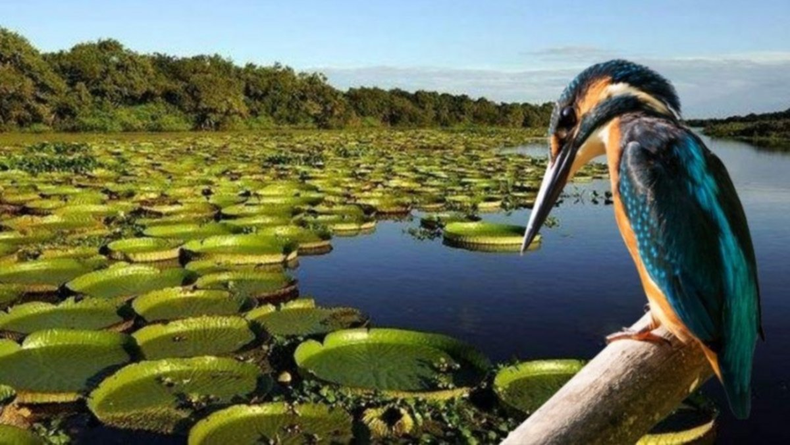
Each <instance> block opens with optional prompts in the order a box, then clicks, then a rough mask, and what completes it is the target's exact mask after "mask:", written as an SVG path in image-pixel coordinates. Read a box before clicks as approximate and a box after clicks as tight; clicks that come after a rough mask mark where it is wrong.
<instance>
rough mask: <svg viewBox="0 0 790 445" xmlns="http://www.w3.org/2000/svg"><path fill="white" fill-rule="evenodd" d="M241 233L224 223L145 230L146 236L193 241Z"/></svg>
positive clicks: (178, 225)
mask: <svg viewBox="0 0 790 445" xmlns="http://www.w3.org/2000/svg"><path fill="white" fill-rule="evenodd" d="M240 231H241V229H240V228H237V227H235V226H232V225H230V224H224V223H206V224H199V223H185V224H166V225H159V226H153V227H149V228H147V229H145V232H144V233H145V235H146V236H152V237H156V238H169V239H180V240H182V241H191V240H196V239H198V240H199V239H204V238H208V237H210V236H216V235H231V234H234V233H238V232H240Z"/></svg>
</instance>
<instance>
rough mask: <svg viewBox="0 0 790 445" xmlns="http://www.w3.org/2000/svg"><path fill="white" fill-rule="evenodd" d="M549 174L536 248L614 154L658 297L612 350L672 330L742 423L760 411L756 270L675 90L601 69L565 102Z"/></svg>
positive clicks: (733, 206) (723, 185)
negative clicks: (645, 320) (584, 173)
mask: <svg viewBox="0 0 790 445" xmlns="http://www.w3.org/2000/svg"><path fill="white" fill-rule="evenodd" d="M549 139H550V143H549V159H548V165H547V168H546V173H545V176H544V178H543V181H542V183H541V186H540V190H539V192H538V196H537V199H536V201H535V205H534V206H533V210H532V213H531V215H530V218H529V223H528V224H527V229H526V233H525V235H524V244H523V246H522V250H523V247H524V246H528V245H529V244H530V243H531V242H532V240H533V239H534V238H535V235H536V234H537V233H538V231H539V230H540V227H541V226H542V225H543V223H544V222H545V220H546V217H547V216H548V214H549V212H550V211H551V209H552V208H553V207H554V205H555V203H556V202H557V199H558V198H559V196H560V193H561V192H562V189H563V187H564V186H565V184H566V183H567V182H568V181H569V180H570V179H571V178H573V176H574V174H575V173H576V172H577V171H578V170H579V169H580V168H581V167H582V166H584V165H585V164H587V163H588V162H590V161H591V160H592V159H594V158H596V157H599V156H606V162H607V165H608V169H609V177H610V180H611V191H612V201H613V207H614V214H615V220H616V222H617V226H618V228H619V230H620V234H621V235H622V238H623V240H624V241H625V245H626V247H627V249H628V252H629V253H630V254H631V256H632V258H633V260H634V264H635V265H636V268H637V271H638V272H639V277H640V279H641V281H642V287H643V288H644V291H645V294H647V300H648V305H649V308H650V314H651V323H650V325H649V326H648V327H646V328H645V329H643V330H640V331H629V330H624V331H623V332H619V333H616V334H612V335H610V336H609V337H607V340H608V341H614V340H621V339H633V340H640V341H661V340H666V339H663V338H662V337H661V336H660V335H659V334H658V333H656V332H655V329H656V328H658V327H659V326H664V327H666V329H667V330H668V331H669V332H670V333H671V334H673V335H674V336H675V337H677V338H678V339H680V341H682V342H683V343H688V342H697V343H699V344H700V346H701V347H702V351H703V352H704V354H705V356H706V358H707V359H708V361H709V362H710V364H711V367H712V368H713V371H714V372H715V374H716V375H717V377H718V378H719V380H720V381H721V383H722V385H723V387H724V391H725V393H726V395H727V400H728V402H729V405H730V408H731V410H732V412H733V414H734V415H735V417H737V418H739V419H745V418H748V417H749V413H750V410H751V375H752V361H753V357H754V350H755V347H756V343H757V338H758V336H759V337H760V338H762V339H763V340H764V339H765V335H764V333H763V329H762V321H761V313H760V312H761V309H760V290H759V285H758V282H757V265H756V261H755V256H754V248H753V246H752V240H751V235H750V233H749V226H748V224H747V221H746V215H745V214H744V211H743V207H742V206H741V202H740V200H739V198H738V194H737V193H736V191H735V187H734V186H733V183H732V180H731V179H730V176H729V174H728V173H727V170H726V169H725V168H724V165H723V164H722V162H721V161H720V160H719V158H718V157H716V155H714V154H713V153H711V151H710V150H709V149H708V148H707V147H706V146H705V144H704V143H703V142H702V140H701V139H700V138H699V137H698V136H697V135H696V134H695V133H694V132H692V131H691V130H690V129H689V128H688V127H686V126H685V125H684V124H683V121H682V120H681V114H680V100H679V99H678V96H677V93H676V92H675V89H674V87H673V86H672V85H671V84H670V83H669V81H667V80H666V79H665V78H664V77H662V76H661V75H659V74H658V73H656V72H655V71H653V70H651V69H649V68H647V67H645V66H642V65H639V64H636V63H632V62H629V61H626V60H612V61H609V62H604V63H599V64H597V65H593V66H591V67H589V68H587V69H586V70H584V71H583V72H581V74H579V75H578V76H577V77H576V78H575V79H574V80H573V81H572V82H571V83H570V84H569V85H568V87H567V88H566V89H565V91H564V92H563V93H562V95H561V96H560V98H559V100H558V101H557V102H556V104H555V107H554V112H553V113H552V117H551V123H550V126H549Z"/></svg>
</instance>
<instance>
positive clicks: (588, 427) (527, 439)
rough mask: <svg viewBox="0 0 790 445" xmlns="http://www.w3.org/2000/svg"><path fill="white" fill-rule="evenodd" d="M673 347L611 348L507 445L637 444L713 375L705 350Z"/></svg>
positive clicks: (630, 344)
mask: <svg viewBox="0 0 790 445" xmlns="http://www.w3.org/2000/svg"><path fill="white" fill-rule="evenodd" d="M648 323H650V314H649V313H648V314H645V316H644V317H642V318H641V319H640V320H639V321H638V322H636V324H634V325H633V326H632V327H631V328H632V329H634V330H639V329H640V328H642V327H643V326H646V325H647V324H648ZM659 329H660V330H659V331H657V333H661V334H664V335H665V336H670V334H669V333H668V332H666V330H665V329H664V328H663V327H662V328H659ZM671 343H672V345H671V346H670V345H666V344H655V343H649V342H639V341H632V340H620V341H616V342H613V343H611V344H609V345H608V346H606V348H604V349H603V350H602V351H601V352H600V353H599V354H598V355H597V356H596V357H595V358H594V359H593V360H591V361H590V362H589V363H588V364H587V366H585V367H584V369H582V370H581V371H580V372H579V373H578V374H576V375H575V376H574V377H573V378H572V379H571V380H570V381H569V382H568V383H567V384H565V386H563V387H562V389H560V390H559V391H558V392H557V393H556V394H555V395H554V396H553V397H552V398H551V399H550V400H549V401H548V402H546V403H545V404H544V405H543V406H542V407H540V409H538V410H537V411H536V412H535V413H533V414H532V415H531V416H530V417H529V418H528V419H527V420H525V421H524V423H522V424H521V425H520V426H519V427H518V428H516V429H515V430H513V431H512V432H511V433H510V435H508V437H507V438H506V439H505V441H504V442H503V444H506V445H526V444H563V445H564V444H571V443H583V444H612V443H615V444H620V443H623V444H633V443H636V442H637V441H638V440H639V438H640V437H642V436H643V435H644V434H645V433H647V432H648V431H649V430H650V428H652V427H653V426H654V425H655V424H656V423H658V422H659V421H660V420H661V419H663V418H664V417H666V416H667V415H668V414H669V413H671V412H672V410H674V409H675V408H676V407H677V406H678V405H679V404H680V402H682V401H683V399H685V398H686V397H687V396H688V395H689V394H691V393H692V392H693V391H694V390H696V389H697V388H699V386H700V385H702V384H703V383H705V381H706V380H708V378H710V377H711V375H712V374H713V373H712V371H711V369H710V366H709V364H708V362H707V360H706V359H705V356H704V354H703V353H702V350H701V349H700V347H699V345H697V344H696V343H694V342H690V343H689V344H687V345H684V344H682V343H680V341H679V340H677V339H676V338H674V337H673V336H671Z"/></svg>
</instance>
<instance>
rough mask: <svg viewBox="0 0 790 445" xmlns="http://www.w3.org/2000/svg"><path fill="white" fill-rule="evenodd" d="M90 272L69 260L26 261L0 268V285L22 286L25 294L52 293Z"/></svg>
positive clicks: (79, 263)
mask: <svg viewBox="0 0 790 445" xmlns="http://www.w3.org/2000/svg"><path fill="white" fill-rule="evenodd" d="M90 271H91V268H90V267H89V266H88V265H86V264H85V263H83V262H81V261H78V260H75V259H71V258H57V259H49V260H36V261H27V262H23V263H16V264H11V265H7V266H3V267H2V268H0V283H4V284H18V285H23V286H24V287H25V291H26V292H52V291H55V290H57V288H58V287H59V286H60V285H62V284H63V283H65V282H67V281H69V280H71V279H73V278H75V277H78V276H80V275H82V274H85V273H87V272H90Z"/></svg>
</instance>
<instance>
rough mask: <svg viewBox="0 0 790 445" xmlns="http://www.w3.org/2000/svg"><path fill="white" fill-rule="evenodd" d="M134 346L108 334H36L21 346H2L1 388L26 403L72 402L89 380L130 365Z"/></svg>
mask: <svg viewBox="0 0 790 445" xmlns="http://www.w3.org/2000/svg"><path fill="white" fill-rule="evenodd" d="M133 345H134V343H133V342H132V341H131V338H130V337H129V336H128V335H125V334H119V333H116V332H107V331H69V330H59V329H51V330H46V331H38V332H34V333H32V334H30V335H29V336H27V338H25V341H24V342H22V344H21V345H19V344H17V343H15V342H13V341H11V340H0V384H4V385H8V386H10V387H12V388H14V389H16V390H17V399H18V400H19V401H22V402H27V403H46V402H63V401H71V400H75V399H76V398H78V397H79V395H80V394H81V393H82V392H83V391H85V390H87V389H89V388H90V386H91V385H92V383H93V380H94V379H96V378H97V377H100V376H101V374H102V373H104V372H106V371H107V370H109V369H111V368H112V367H114V366H118V365H120V364H123V363H126V362H128V361H130V356H129V352H128V351H129V350H130V349H131V348H132V347H133Z"/></svg>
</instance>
